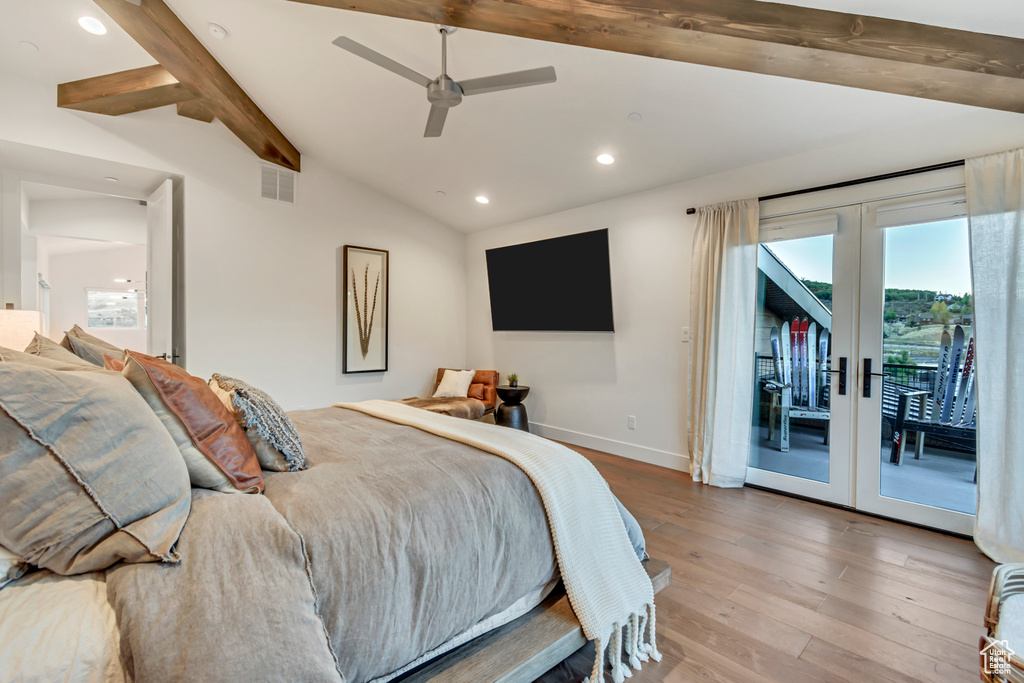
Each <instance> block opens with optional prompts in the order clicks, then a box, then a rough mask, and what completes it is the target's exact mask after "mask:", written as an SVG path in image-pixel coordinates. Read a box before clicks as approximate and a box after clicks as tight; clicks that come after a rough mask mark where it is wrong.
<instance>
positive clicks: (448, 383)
mask: <svg viewBox="0 0 1024 683" xmlns="http://www.w3.org/2000/svg"><path fill="white" fill-rule="evenodd" d="M474 375H476V370H445V371H444V377H442V378H441V383H440V384H438V385H437V391H435V392H434V398H466V396H468V395H469V385H470V384H472V383H473V376H474Z"/></svg>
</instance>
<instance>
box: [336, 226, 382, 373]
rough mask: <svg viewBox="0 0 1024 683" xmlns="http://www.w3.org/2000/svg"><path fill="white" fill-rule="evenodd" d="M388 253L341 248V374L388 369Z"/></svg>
mask: <svg viewBox="0 0 1024 683" xmlns="http://www.w3.org/2000/svg"><path fill="white" fill-rule="evenodd" d="M389 265H390V264H389V259H388V252H387V251H385V250H383V249H367V248H365V247H354V246H350V245H347V244H346V245H345V247H344V258H343V259H342V268H343V269H344V271H345V272H344V283H345V285H344V287H343V288H342V289H343V294H344V297H345V307H344V308H345V313H344V318H343V320H342V354H341V357H342V367H341V371H342V372H343V373H356V372H386V371H387V369H388V276H389V274H390V273H389Z"/></svg>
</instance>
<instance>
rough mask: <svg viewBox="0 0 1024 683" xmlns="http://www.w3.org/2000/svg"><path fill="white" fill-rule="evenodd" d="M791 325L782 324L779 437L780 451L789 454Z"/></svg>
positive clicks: (791, 371) (791, 401)
mask: <svg viewBox="0 0 1024 683" xmlns="http://www.w3.org/2000/svg"><path fill="white" fill-rule="evenodd" d="M790 334H791V333H790V330H789V323H788V322H784V323H782V372H783V375H782V381H783V387H782V396H780V397H779V407H780V408H781V412H782V414H781V415H780V417H779V419H780V421H781V422H782V430H781V431H782V434H781V435H780V437H779V450H780V451H782V452H783V453H788V452H789V408H790V406H791V405H793V365H792V357H791V356H790V352H791V349H792V347H793V342H792V339H791V337H790Z"/></svg>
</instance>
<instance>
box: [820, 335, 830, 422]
mask: <svg viewBox="0 0 1024 683" xmlns="http://www.w3.org/2000/svg"><path fill="white" fill-rule="evenodd" d="M818 368H819V369H818V384H819V386H820V387H821V405H824V404H825V387H827V386H828V385H829V376H828V330H826V329H822V330H821V339H819V340H818Z"/></svg>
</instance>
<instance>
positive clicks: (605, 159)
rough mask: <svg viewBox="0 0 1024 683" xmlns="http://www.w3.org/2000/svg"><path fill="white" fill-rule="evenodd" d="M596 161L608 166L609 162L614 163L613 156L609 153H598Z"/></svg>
mask: <svg viewBox="0 0 1024 683" xmlns="http://www.w3.org/2000/svg"><path fill="white" fill-rule="evenodd" d="M597 163H599V164H604V165H605V166H608V165H609V164H614V163H615V157H613V156H612V155H611V154H598V155H597Z"/></svg>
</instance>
